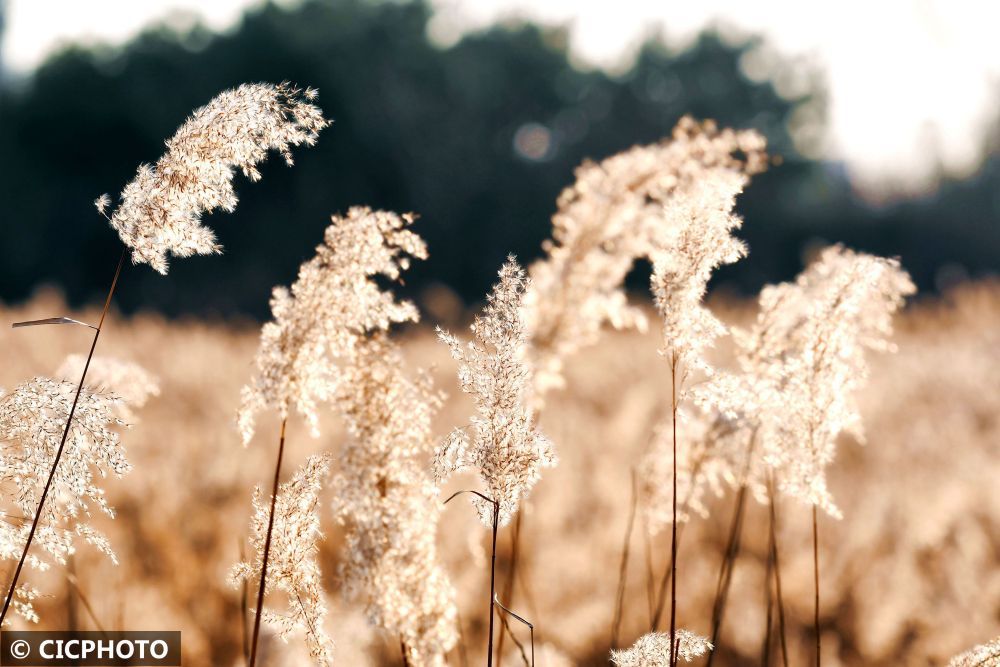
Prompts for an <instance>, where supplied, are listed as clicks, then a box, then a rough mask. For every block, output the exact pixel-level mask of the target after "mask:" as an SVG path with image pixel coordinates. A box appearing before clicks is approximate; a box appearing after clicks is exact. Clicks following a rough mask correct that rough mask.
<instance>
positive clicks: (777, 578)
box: [767, 472, 788, 667]
mask: <svg viewBox="0 0 1000 667" xmlns="http://www.w3.org/2000/svg"><path fill="white" fill-rule="evenodd" d="M767 496H768V500H769V501H770V502H769V503H768V508H769V510H770V528H769V531H770V542H771V558H772V559H773V560H774V589H775V595H776V596H777V600H776V602H777V606H778V637H779V638H780V641H781V664H782V665H783V666H784V667H788V639H787V634H786V633H785V602H784V598H783V597H782V594H781V561H780V560H779V559H778V510H777V504H778V497H777V496H776V495H775V493H774V474H773V473H770V472H769V473H768V475H767Z"/></svg>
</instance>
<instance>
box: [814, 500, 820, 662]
mask: <svg viewBox="0 0 1000 667" xmlns="http://www.w3.org/2000/svg"><path fill="white" fill-rule="evenodd" d="M812 510H813V511H812V514H813V517H812V518H813V583H814V585H815V591H816V597H815V604H814V606H813V626H814V627H815V629H816V667H820V661H821V659H822V648H821V646H820V643H821V641H820V632H819V527H818V520H817V514H818V513H819V511H818V509H817V506H816V505H815V504H814V505H813V507H812Z"/></svg>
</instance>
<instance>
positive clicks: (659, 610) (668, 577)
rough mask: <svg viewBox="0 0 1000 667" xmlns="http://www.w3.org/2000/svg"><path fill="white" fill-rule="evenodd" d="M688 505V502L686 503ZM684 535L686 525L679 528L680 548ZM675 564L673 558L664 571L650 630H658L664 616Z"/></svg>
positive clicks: (678, 541) (678, 544)
mask: <svg viewBox="0 0 1000 667" xmlns="http://www.w3.org/2000/svg"><path fill="white" fill-rule="evenodd" d="M684 506H685V507H686V504H685V505H684ZM682 537H684V526H681V527H680V528H678V529H677V548H678V549H679V548H680V541H681V538H682ZM673 575H674V566H673V559H671V562H669V563H667V567H666V569H665V570H664V571H663V576H662V577H661V578H660V586H659V592H658V594H657V597H656V611H655V613H654V614H653V620H652V622H651V623H650V624H649V631H650V632H656V631H657V630H658V629H659V627H660V619H661V618H662V617H663V607H664V605H666V603H667V585H668V584H670V582H671V581H673V579H674V576H673Z"/></svg>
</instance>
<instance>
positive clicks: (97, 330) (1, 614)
mask: <svg viewBox="0 0 1000 667" xmlns="http://www.w3.org/2000/svg"><path fill="white" fill-rule="evenodd" d="M127 254H128V249H127V248H122V255H121V258H120V259H119V260H118V267H117V268H116V269H115V277H114V278H113V279H112V281H111V287H110V288H108V296H107V298H105V299H104V309H103V310H102V311H101V319H100V321H99V322H98V323H97V326H96V327H94V339H93V341H92V342H91V344H90V352H88V353H87V361H86V362H85V363H84V364H83V373H82V374H81V375H80V382H79V384H77V386H76V395H75V396H74V397H73V405H72V406H70V409H69V415H68V416H67V417H66V427H65V428H64V429H63V434H62V439H61V440H60V441H59V448H58V449H57V450H56V457H55V459H54V460H53V461H52V469H51V470H49V478H48V479H47V480H46V481H45V487H44V488H43V489H42V495H41V497H40V498H39V499H38V509H36V510H35V518H34V519H33V520H32V521H31V530H29V531H28V539H27V541H26V542H25V543H24V550H23V551H22V552H21V558H20V560H18V561H17V568H16V569H15V570H14V577H13V578H12V579H11V581H10V588H9V589H8V590H7V598H6V599H5V600H4V603H3V611H0V625H2V624H3V622H4V619H5V618H7V610H8V609H10V603H11V601H12V600H13V599H14V591H15V590H16V589H17V580H18V579H19V578H20V576H21V570H22V568H24V561H25V559H26V558H27V557H28V549H30V548H31V542H32V541H33V540H34V539H35V531H36V530H37V529H38V523H39V521H40V520H41V518H42V509H43V508H44V507H45V499H46V498H47V497H48V495H49V489H50V488H51V487H52V480H53V479H55V476H56V468H58V467H59V460H60V459H61V458H62V453H63V449H64V448H65V447H66V439H67V438H68V437H69V429H70V426H71V425H72V424H73V415H74V414H75V413H76V405H77V403H78V402H79V401H80V394H81V393H82V392H83V384H84V382H86V381H87V371H89V370H90V362H91V360H92V359H93V358H94V350H96V349H97V341H98V339H99V338H100V337H101V328H102V327H103V326H104V318H105V317H107V315H108V309H110V308H111V299H112V297H113V296H114V294H115V289H117V287H118V278H119V277H120V276H121V273H122V267H124V266H125V257H126V256H127Z"/></svg>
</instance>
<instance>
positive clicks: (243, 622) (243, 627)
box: [239, 540, 250, 663]
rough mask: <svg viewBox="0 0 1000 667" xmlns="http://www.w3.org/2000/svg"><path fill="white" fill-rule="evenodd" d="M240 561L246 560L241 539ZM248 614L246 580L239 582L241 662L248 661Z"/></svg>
mask: <svg viewBox="0 0 1000 667" xmlns="http://www.w3.org/2000/svg"><path fill="white" fill-rule="evenodd" d="M239 549H240V562H241V563H243V562H245V561H246V553H245V552H244V551H243V541H242V540H240V542H239ZM249 616H250V588H249V586H247V580H246V579H243V581H242V582H241V583H240V636H241V639H242V642H243V662H244V663H249V662H250V633H249V631H248V628H247V618H248V617H249Z"/></svg>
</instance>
